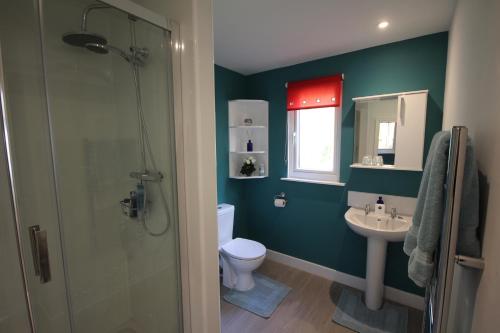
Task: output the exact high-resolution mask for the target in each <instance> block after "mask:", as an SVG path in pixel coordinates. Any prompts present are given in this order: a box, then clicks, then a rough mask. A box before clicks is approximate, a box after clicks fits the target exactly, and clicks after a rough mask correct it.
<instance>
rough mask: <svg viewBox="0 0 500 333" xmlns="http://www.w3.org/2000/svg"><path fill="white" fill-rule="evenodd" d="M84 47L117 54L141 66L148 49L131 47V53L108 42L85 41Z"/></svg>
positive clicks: (147, 54) (94, 50) (97, 51)
mask: <svg viewBox="0 0 500 333" xmlns="http://www.w3.org/2000/svg"><path fill="white" fill-rule="evenodd" d="M85 48H86V49H87V50H89V51H92V52H94V53H98V54H108V53H110V52H112V53H115V54H117V55H119V56H120V57H122V58H123V59H125V60H126V61H127V62H129V63H131V64H133V65H139V66H143V65H144V63H145V61H146V58H147V57H148V56H149V51H148V49H146V48H134V47H131V53H127V52H125V51H123V50H122V49H120V48H118V47H116V46H113V45H109V44H99V43H87V44H85Z"/></svg>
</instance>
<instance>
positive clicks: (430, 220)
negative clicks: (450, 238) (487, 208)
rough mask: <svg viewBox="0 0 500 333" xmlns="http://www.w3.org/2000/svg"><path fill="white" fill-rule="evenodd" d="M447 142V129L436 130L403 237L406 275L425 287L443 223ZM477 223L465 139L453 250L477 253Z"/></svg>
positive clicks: (474, 179)
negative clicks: (406, 261)
mask: <svg viewBox="0 0 500 333" xmlns="http://www.w3.org/2000/svg"><path fill="white" fill-rule="evenodd" d="M449 142H450V133H449V132H438V133H436V135H435V136H434V138H433V139H432V143H431V147H430V149H429V154H428V156H427V161H426V163H425V168H424V173H423V176H422V182H421V183H420V189H419V191H418V198H417V206H416V209H415V214H414V216H413V224H412V226H411V228H410V230H409V231H408V233H407V234H406V237H405V242H404V247H403V250H404V252H405V253H406V254H407V255H408V256H410V259H409V261H408V276H409V277H410V279H412V280H413V281H414V282H415V284H417V285H418V286H420V287H425V286H426V285H427V284H428V283H429V281H430V278H431V277H432V273H433V271H434V262H433V257H434V251H435V250H436V248H437V245H438V242H439V237H440V234H441V228H442V224H443V214H444V205H445V188H444V184H445V180H446V173H447V167H448V150H449ZM478 224H479V181H478V172H477V166H476V160H475V156H474V151H473V148H472V145H471V144H470V142H469V143H468V145H467V153H466V162H465V169H464V179H463V191H462V203H461V212H460V228H459V236H458V242H457V253H459V254H465V255H469V256H475V257H478V256H479V255H480V248H479V240H478V238H477V227H478Z"/></svg>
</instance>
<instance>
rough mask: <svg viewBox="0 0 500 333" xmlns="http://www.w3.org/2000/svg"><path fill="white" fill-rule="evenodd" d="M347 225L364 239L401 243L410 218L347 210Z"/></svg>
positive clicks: (356, 209)
mask: <svg viewBox="0 0 500 333" xmlns="http://www.w3.org/2000/svg"><path fill="white" fill-rule="evenodd" d="M344 217H345V220H346V221H347V225H348V226H349V228H351V229H352V231H354V232H355V233H357V234H359V235H361V236H365V237H377V238H381V239H384V240H386V241H387V242H402V241H403V240H404V239H405V235H406V233H407V232H408V230H409V229H410V226H411V220H412V219H411V216H404V215H399V214H398V215H397V216H396V217H395V218H394V219H393V218H391V216H390V215H389V214H384V215H377V214H375V213H374V212H370V213H368V215H366V214H365V211H364V210H363V209H358V208H353V207H351V208H349V210H348V211H347V212H346V213H345V215H344Z"/></svg>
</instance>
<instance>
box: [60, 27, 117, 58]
mask: <svg viewBox="0 0 500 333" xmlns="http://www.w3.org/2000/svg"><path fill="white" fill-rule="evenodd" d="M62 40H63V42H65V43H66V44H69V45H72V46H79V47H87V44H99V45H106V44H108V41H107V40H106V38H104V36H101V35H99V34H95V33H93V32H88V31H79V32H67V33H65V34H64V35H63V36H62ZM94 52H95V51H94ZM105 53H107V52H105Z"/></svg>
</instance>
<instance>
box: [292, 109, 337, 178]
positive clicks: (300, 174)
mask: <svg viewBox="0 0 500 333" xmlns="http://www.w3.org/2000/svg"><path fill="white" fill-rule="evenodd" d="M306 110H307V111H308V112H314V110H313V109H306ZM297 111H300V110H297ZM297 111H287V118H288V119H287V164H288V165H287V172H288V175H287V177H288V178H290V179H301V180H305V181H308V180H309V181H321V182H332V183H338V182H339V180H340V140H341V128H342V126H341V124H342V110H341V108H340V107H336V108H334V111H333V112H335V117H334V120H335V123H334V124H332V126H334V127H335V129H334V131H335V132H334V155H333V171H317V170H302V169H298V168H297V146H298V145H297V129H296V125H297V116H298V112H297Z"/></svg>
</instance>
